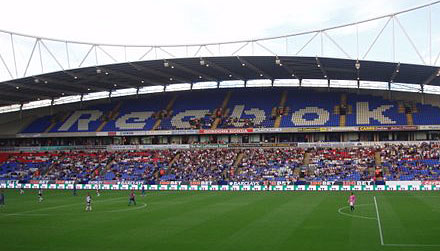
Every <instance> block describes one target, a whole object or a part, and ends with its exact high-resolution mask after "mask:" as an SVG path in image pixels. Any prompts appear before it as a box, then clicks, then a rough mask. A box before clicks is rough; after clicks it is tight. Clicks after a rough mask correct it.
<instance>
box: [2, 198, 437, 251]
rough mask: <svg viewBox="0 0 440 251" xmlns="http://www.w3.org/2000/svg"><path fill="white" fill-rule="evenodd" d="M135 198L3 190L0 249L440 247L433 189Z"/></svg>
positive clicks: (350, 248)
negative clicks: (353, 199)
mask: <svg viewBox="0 0 440 251" xmlns="http://www.w3.org/2000/svg"><path fill="white" fill-rule="evenodd" d="M136 194H137V206H128V191H102V194H101V196H100V197H97V196H96V194H95V191H91V195H92V197H93V211H92V212H85V195H86V191H78V196H76V197H74V196H72V192H71V191H44V197H45V200H44V201H43V202H41V203H39V202H38V199H37V193H36V191H35V190H34V191H31V190H26V192H25V194H24V195H20V194H19V193H18V191H17V190H6V192H5V195H6V206H5V207H3V208H0V240H1V241H0V250H192V251H194V250H240V251H244V250H271V251H275V250H338V251H340V250H350V251H352V250H408V251H409V250H421V251H423V250H440V194H439V193H438V192H357V193H355V194H356V195H357V198H358V201H357V202H358V203H357V208H356V210H355V212H353V213H351V212H350V211H349V208H348V207H347V200H348V195H349V193H348V192H201V191H200V192H190V191H188V192H177V191H176V192H173V191H161V192H147V196H146V197H145V198H143V197H141V196H140V193H139V192H137V193H136ZM374 197H376V202H377V208H376V205H375V202H374ZM376 209H377V210H376ZM378 216H379V217H378ZM378 218H379V219H380V220H378ZM381 239H382V240H383V243H382V241H381Z"/></svg>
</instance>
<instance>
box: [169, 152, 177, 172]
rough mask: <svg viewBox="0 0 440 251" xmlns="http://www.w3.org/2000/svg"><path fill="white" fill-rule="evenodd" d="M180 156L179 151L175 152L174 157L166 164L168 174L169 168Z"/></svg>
mask: <svg viewBox="0 0 440 251" xmlns="http://www.w3.org/2000/svg"><path fill="white" fill-rule="evenodd" d="M179 158H180V153H178V154H176V155H175V156H174V158H173V159H172V160H171V161H170V163H169V164H168V170H167V174H170V172H171V168H173V165H174V163H175V162H176V161H177V160H178V159H179Z"/></svg>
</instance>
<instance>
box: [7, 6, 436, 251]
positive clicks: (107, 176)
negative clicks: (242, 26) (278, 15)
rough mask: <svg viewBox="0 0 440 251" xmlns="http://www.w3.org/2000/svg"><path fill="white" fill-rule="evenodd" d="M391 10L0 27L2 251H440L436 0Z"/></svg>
mask: <svg viewBox="0 0 440 251" xmlns="http://www.w3.org/2000/svg"><path fill="white" fill-rule="evenodd" d="M336 2H337V1H335V3H334V4H336ZM373 2H374V1H373ZM373 2H372V4H373ZM391 2H392V1H390V3H391ZM359 3H360V2H356V4H359ZM393 3H394V2H393ZM338 4H339V3H338ZM381 4H383V5H384V10H387V8H385V7H386V6H385V5H387V4H388V3H387V4H386V3H385V2H384V3H381ZM399 4H403V1H402V2H399ZM398 7H399V8H397V9H392V11H391V12H388V13H382V12H381V11H379V10H378V9H375V10H374V11H373V12H372V15H370V16H369V17H368V18H361V17H357V16H356V17H353V18H354V20H355V21H353V22H351V21H350V20H352V19H351V18H348V17H347V18H345V16H343V17H342V18H339V19H337V22H336V24H334V25H333V23H332V25H328V26H325V27H319V29H305V30H302V31H298V32H290V33H289V31H292V29H290V30H289V29H287V32H285V33H283V34H280V33H279V32H278V30H277V28H274V27H272V28H273V29H275V30H276V34H275V35H274V34H272V33H268V34H269V35H267V34H266V33H264V34H262V35H261V36H259V37H257V38H252V39H250V38H247V39H243V40H240V39H238V40H237V39H236V40H234V39H231V40H224V41H220V42H198V43H181V44H179V42H175V43H171V42H173V41H171V42H168V43H163V44H146V45H145V44H118V43H113V44H112V43H94V42H84V41H80V40H69V39H63V38H51V37H46V36H38V35H35V34H32V35H29V34H27V33H20V32H19V31H10V30H0V238H1V240H2V243H1V246H2V247H1V249H2V250H124V249H126V250H241V251H242V250H417V251H418V250H421V251H424V250H426V251H431V250H440V238H439V233H440V227H439V226H440V194H439V191H440V28H439V27H438V24H439V23H440V1H420V2H419V1H418V2H417V4H415V3H414V1H407V2H405V4H403V5H399V6H398ZM201 8H202V7H201ZM249 8H250V12H252V8H251V7H249ZM269 10H271V8H269V9H268V10H267V11H269ZM370 14H371V13H370ZM382 14H383V15H382ZM188 15H189V14H188ZM341 20H342V21H341ZM344 20H345V21H344ZM225 22H226V21H225ZM295 22H299V21H295V20H294V21H293V23H294V24H295ZM158 25H160V24H158ZM307 27H309V26H307ZM0 29H2V27H0ZM133 33H136V31H135V30H133ZM266 35H267V36H266Z"/></svg>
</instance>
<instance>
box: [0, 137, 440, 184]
mask: <svg viewBox="0 0 440 251" xmlns="http://www.w3.org/2000/svg"><path fill="white" fill-rule="evenodd" d="M376 153H378V154H379V155H380V159H381V164H380V165H378V164H377V161H376V159H375V156H376ZM1 156H2V163H1V164H0V179H8V180H14V179H15V180H30V179H35V180H40V179H41V180H76V181H78V182H83V181H84V182H87V181H94V180H96V181H103V180H117V181H145V182H148V183H154V182H160V181H170V180H173V181H175V180H177V181H183V182H192V181H210V182H223V181H255V182H267V181H287V182H296V181H301V180H303V181H308V182H313V181H372V180H375V179H376V178H377V177H375V171H376V170H383V171H384V175H383V178H384V180H438V179H439V177H440V160H439V158H440V147H439V145H437V144H426V143H423V144H421V145H386V146H384V147H352V148H308V149H303V148H296V147H291V148H243V149H228V148H216V149H192V150H189V149H188V150H169V149H166V150H145V151H117V152H107V151H92V152H85V151H66V152H64V151H55V152H28V153H10V154H2V155H1ZM305 156H308V157H307V158H308V161H307V162H308V163H306V161H305ZM237 161H238V163H236V162H237ZM301 174H303V175H301Z"/></svg>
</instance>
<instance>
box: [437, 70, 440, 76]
mask: <svg viewBox="0 0 440 251" xmlns="http://www.w3.org/2000/svg"><path fill="white" fill-rule="evenodd" d="M437 77H440V69H438V71H437Z"/></svg>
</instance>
